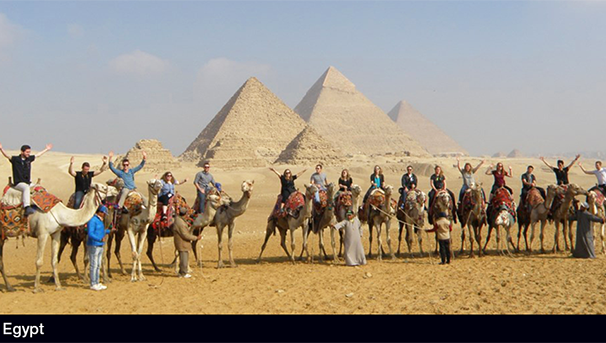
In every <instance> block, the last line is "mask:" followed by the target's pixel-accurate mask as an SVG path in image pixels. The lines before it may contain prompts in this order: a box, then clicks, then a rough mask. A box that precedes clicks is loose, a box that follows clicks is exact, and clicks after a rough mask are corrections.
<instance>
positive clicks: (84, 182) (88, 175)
mask: <svg viewBox="0 0 606 343" xmlns="http://www.w3.org/2000/svg"><path fill="white" fill-rule="evenodd" d="M102 161H103V165H101V168H100V169H99V170H95V171H92V172H91V171H90V163H88V162H84V163H82V170H81V171H77V172H74V156H72V158H71V159H70V160H69V168H68V169H67V172H68V173H69V175H71V176H73V177H74V181H75V183H76V191H75V193H74V208H75V209H78V208H80V204H82V199H84V195H85V194H86V193H87V192H88V189H89V188H90V185H91V183H92V182H93V177H95V176H97V175H99V174H101V173H103V172H104V171H106V170H107V156H103V159H102Z"/></svg>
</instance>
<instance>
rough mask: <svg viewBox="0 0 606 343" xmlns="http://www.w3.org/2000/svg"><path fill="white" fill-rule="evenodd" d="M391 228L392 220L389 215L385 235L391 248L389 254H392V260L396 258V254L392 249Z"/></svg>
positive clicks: (388, 246)
mask: <svg viewBox="0 0 606 343" xmlns="http://www.w3.org/2000/svg"><path fill="white" fill-rule="evenodd" d="M390 228H391V220H390V218H389V217H387V222H386V223H385V235H386V236H387V238H386V239H387V248H388V249H389V255H390V256H391V259H392V260H395V259H396V255H395V254H394V253H393V250H392V249H391V236H390V235H389V229H390Z"/></svg>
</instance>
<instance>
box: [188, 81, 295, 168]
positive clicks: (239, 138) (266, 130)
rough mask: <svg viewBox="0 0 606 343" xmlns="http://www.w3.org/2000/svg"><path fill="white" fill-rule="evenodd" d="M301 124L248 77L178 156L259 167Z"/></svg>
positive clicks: (270, 160) (274, 156)
mask: <svg viewBox="0 0 606 343" xmlns="http://www.w3.org/2000/svg"><path fill="white" fill-rule="evenodd" d="M305 126H306V124H305V122H304V121H303V120H302V119H301V117H299V116H298V115H297V114H296V113H295V112H293V110H291V109H290V108H289V107H288V106H286V105H285V104H284V102H282V100H280V99H279V98H278V97H277V96H276V95H275V94H273V93H272V92H271V91H270V90H269V89H267V87H265V85H263V84H262V83H261V82H260V81H259V80H257V79H256V78H254V77H251V78H250V79H248V80H247V81H246V82H245V83H244V84H243V85H242V87H240V89H238V91H237V92H236V93H235V94H234V95H233V96H232V97H231V99H229V101H228V102H227V103H226V104H225V106H223V108H222V109H221V110H220V111H219V113H217V115H215V117H214V118H213V119H212V120H211V121H210V123H208V125H207V126H206V127H205V128H204V130H202V132H201V133H200V134H199V135H198V137H197V138H196V139H195V140H194V141H193V142H191V144H190V145H189V147H188V148H187V149H186V150H185V152H184V153H183V154H182V155H181V157H182V158H183V159H184V160H188V161H195V162H197V163H198V165H202V164H203V163H204V161H210V163H211V165H213V166H218V167H221V168H231V167H262V166H266V165H268V164H271V163H273V162H274V161H275V160H276V159H277V158H278V156H279V155H280V153H281V152H282V151H283V150H284V149H285V148H286V146H287V145H288V144H289V143H290V142H291V141H292V140H293V139H294V138H295V136H297V135H298V134H299V133H300V132H301V131H303V129H304V128H305Z"/></svg>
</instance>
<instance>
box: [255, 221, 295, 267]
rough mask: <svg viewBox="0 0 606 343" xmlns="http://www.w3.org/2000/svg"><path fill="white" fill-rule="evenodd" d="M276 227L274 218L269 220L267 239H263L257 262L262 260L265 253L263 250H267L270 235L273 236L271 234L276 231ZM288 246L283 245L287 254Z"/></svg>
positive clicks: (266, 229)
mask: <svg viewBox="0 0 606 343" xmlns="http://www.w3.org/2000/svg"><path fill="white" fill-rule="evenodd" d="M275 229H276V225H275V224H274V222H273V221H272V220H270V221H268V222H267V227H266V228H265V240H264V241H263V245H262V246H261V252H260V253H259V257H257V263H260V262H261V256H262V255H263V250H265V247H266V246H267V241H268V240H269V237H271V235H272V234H273V233H274V230H275ZM285 247H286V246H285V245H283V246H282V248H284V249H285V251H286V253H287V255H288V251H287V250H286V248H285Z"/></svg>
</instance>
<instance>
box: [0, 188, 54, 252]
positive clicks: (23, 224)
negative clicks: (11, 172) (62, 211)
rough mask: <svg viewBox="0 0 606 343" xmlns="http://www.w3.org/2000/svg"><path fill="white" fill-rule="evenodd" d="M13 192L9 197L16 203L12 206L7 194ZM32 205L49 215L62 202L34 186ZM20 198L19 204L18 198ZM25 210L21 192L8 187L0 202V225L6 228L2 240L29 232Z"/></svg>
mask: <svg viewBox="0 0 606 343" xmlns="http://www.w3.org/2000/svg"><path fill="white" fill-rule="evenodd" d="M9 190H10V191H11V193H12V194H11V195H9V196H10V197H11V198H13V199H12V200H13V201H14V202H13V203H12V204H11V203H10V202H9V201H7V200H8V199H6V198H5V197H7V193H8V192H9ZM30 193H31V201H32V204H33V205H35V206H36V207H38V209H39V210H41V211H43V212H45V213H48V212H49V211H50V210H51V209H52V208H53V207H55V206H56V205H57V204H58V203H60V202H61V200H60V199H59V198H57V197H56V196H54V195H52V194H50V193H48V192H47V191H46V189H44V187H42V186H34V187H31V189H30ZM17 196H18V202H16V201H15V200H16V197H17ZM23 214H24V209H23V203H22V202H21V192H20V191H18V190H16V189H14V188H12V187H10V186H6V187H5V188H4V192H3V198H2V201H1V202H0V223H1V225H2V226H3V227H4V230H2V239H3V240H4V239H6V237H17V236H20V235H21V234H23V233H25V232H27V231H28V221H27V218H25V217H24V216H23Z"/></svg>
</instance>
